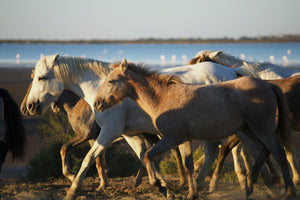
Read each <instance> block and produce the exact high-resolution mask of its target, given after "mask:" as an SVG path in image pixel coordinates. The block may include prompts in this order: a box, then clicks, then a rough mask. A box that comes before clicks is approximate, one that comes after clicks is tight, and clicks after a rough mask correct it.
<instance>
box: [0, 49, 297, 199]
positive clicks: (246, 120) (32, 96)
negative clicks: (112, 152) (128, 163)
mask: <svg viewBox="0 0 300 200" xmlns="http://www.w3.org/2000/svg"><path fill="white" fill-rule="evenodd" d="M299 75H300V73H299V72H298V73H294V71H293V70H290V69H288V68H282V67H279V66H277V65H274V64H270V63H250V62H246V61H243V60H240V59H238V58H236V57H234V56H231V55H229V54H225V53H223V52H222V51H201V52H199V53H197V55H196V57H195V58H193V59H192V60H191V61H190V63H189V65H187V66H181V67H171V68H164V69H162V70H160V71H153V70H150V69H149V68H147V67H145V66H140V65H135V64H133V63H130V62H129V63H128V62H127V60H125V59H124V60H123V61H122V62H121V63H117V64H110V63H105V62H101V61H97V60H93V59H84V58H77V57H62V56H59V54H56V55H52V56H45V57H43V58H41V59H40V60H39V61H38V62H37V64H36V67H35V70H34V71H33V73H32V83H31V84H30V86H29V88H28V91H27V93H26V95H25V97H24V99H23V102H22V105H21V107H20V110H21V112H22V113H23V114H24V115H38V114H41V113H42V112H43V111H44V110H46V109H47V108H48V107H49V106H51V108H52V110H53V111H54V112H64V113H65V114H66V115H67V117H68V120H69V122H70V124H71V126H72V128H73V130H74V131H75V136H74V138H73V139H72V140H71V141H69V142H68V143H66V144H64V145H63V147H62V148H61V151H60V153H61V159H62V171H63V174H64V176H65V177H67V178H68V179H69V180H70V181H72V185H71V187H70V189H69V190H68V192H67V195H66V197H65V199H72V198H74V197H75V195H76V191H77V190H78V189H79V187H80V186H81V185H82V182H83V179H84V177H85V175H86V172H87V171H88V169H89V167H90V166H91V165H92V164H93V162H94V161H96V167H97V170H98V174H99V177H100V180H101V181H100V185H99V187H98V188H97V189H96V190H101V189H103V188H105V187H106V186H107V185H108V182H107V178H106V175H105V170H104V163H105V158H104V153H105V150H106V148H107V147H108V146H109V145H110V144H111V143H113V142H114V141H116V140H119V139H120V138H123V139H125V140H126V141H127V143H128V144H129V145H130V146H131V148H132V149H133V150H134V152H135V153H136V155H137V156H138V158H139V159H140V161H141V163H142V164H143V166H144V167H142V168H141V169H140V173H138V176H137V177H136V184H135V185H136V186H137V185H139V183H140V182H141V177H142V175H143V174H144V173H145V172H144V171H145V169H146V171H147V174H148V178H149V182H150V184H151V185H153V186H154V187H156V188H158V190H159V191H160V192H161V193H162V194H163V195H164V196H166V197H171V196H172V192H171V188H172V187H171V185H170V184H169V183H168V182H167V181H166V180H165V179H164V177H163V176H162V175H161V174H160V173H159V172H158V170H156V169H155V167H154V166H153V164H152V163H153V160H154V159H155V158H156V157H157V156H158V155H160V154H162V153H164V152H167V151H169V150H171V151H172V153H173V154H174V155H175V158H176V160H177V163H178V169H179V174H180V186H182V185H184V184H186V182H188V187H189V190H188V193H187V195H186V197H185V198H186V199H195V198H197V194H198V189H199V188H201V187H202V185H203V183H204V178H205V177H206V175H207V173H208V171H209V169H210V167H211V165H212V163H213V161H214V160H215V158H216V157H217V155H218V153H219V158H218V163H217V167H216V168H215V171H214V173H213V176H212V179H211V182H210V186H209V190H210V192H212V191H214V190H215V188H216V183H217V180H218V178H219V176H220V174H221V170H222V165H223V163H224V159H225V157H226V155H227V154H228V153H229V152H230V150H232V153H233V160H234V165H235V170H236V173H237V175H238V180H239V182H240V185H241V188H242V189H243V190H244V191H245V193H246V198H247V197H249V195H250V194H251V193H252V192H253V184H254V183H256V182H257V179H258V175H259V172H260V171H261V170H263V171H264V173H262V175H263V178H264V179H265V180H267V178H268V177H266V176H267V174H268V171H270V172H271V176H272V178H273V179H275V180H276V179H277V180H278V179H279V175H278V174H277V172H276V170H275V169H274V166H273V163H272V162H271V161H270V160H269V159H268V157H269V154H270V153H271V154H272V155H273V156H274V158H275V160H276V161H277V163H278V165H279V166H280V168H281V171H282V175H283V178H284V181H285V194H284V196H283V198H290V197H295V196H296V189H295V186H294V184H298V183H300V177H299V169H298V163H297V158H296V155H295V150H294V149H293V146H292V144H291V137H292V135H291V133H292V131H293V130H299V127H300V126H299V125H300V105H299V104H300V103H299V102H300V101H299V99H300V76H299ZM241 76H246V77H241ZM261 79H264V80H261ZM0 94H1V97H2V101H3V105H4V106H3V107H4V119H5V120H6V133H5V137H4V139H3V141H1V143H0V144H1V146H0V150H1V155H0V156H1V157H0V158H1V159H0V160H1V163H0V164H1V165H2V163H3V161H4V159H5V155H6V153H7V151H8V150H11V151H12V152H13V154H12V155H13V156H14V157H16V158H22V155H23V154H24V144H25V134H24V133H25V131H24V127H23V124H22V120H21V116H20V112H19V110H18V107H17V106H16V105H15V103H12V102H14V101H13V100H12V98H11V97H10V96H9V94H8V93H7V91H5V90H4V89H1V90H0ZM3 94H6V95H3ZM6 96H8V98H10V99H9V100H8V101H7V100H5V98H6ZM0 102H1V101H0ZM7 102H9V103H10V104H14V106H7ZM9 107H14V110H16V111H15V112H13V111H9ZM0 108H2V106H0ZM7 113H10V114H7ZM6 116H10V118H12V117H14V119H12V120H14V121H13V122H14V123H15V124H16V123H18V122H19V123H18V124H20V125H18V126H16V125H15V124H14V125H13V126H11V125H10V124H9V121H10V119H9V117H6ZM10 127H15V128H17V130H11V129H13V128H10ZM10 132H11V133H10ZM149 136H151V137H149ZM224 138H228V139H227V141H226V142H225V143H224V144H223V145H222V147H221V148H220V149H219V145H220V144H221V143H220V140H221V139H224ZM194 139H196V140H203V141H204V143H203V144H204V149H205V155H204V157H202V158H200V159H199V160H198V161H197V162H196V163H195V164H194V163H193V159H192V150H191V140H194ZM86 141H89V143H90V145H91V149H90V150H89V152H88V153H87V155H86V156H85V158H84V160H83V162H82V165H81V168H80V170H79V172H78V173H77V175H75V174H72V173H71V172H70V168H69V164H68V159H67V153H68V151H69V150H70V148H72V147H75V146H77V145H79V144H81V143H83V142H86ZM240 141H241V142H240ZM239 153H240V154H241V155H242V157H243V158H244V162H245V167H246V170H247V174H246V175H244V174H243V173H241V163H240V162H239V159H237V156H238V154H239ZM249 156H251V157H253V158H254V160H255V161H256V162H255V164H254V165H253V166H252V164H251V163H250V159H249ZM265 163H266V166H267V167H265ZM288 163H289V164H288ZM200 166H201V167H200ZM289 166H290V167H289ZM290 168H291V171H292V176H291V174H290V170H289V169H290ZM142 172H144V173H142ZM265 182H266V184H268V181H265Z"/></svg>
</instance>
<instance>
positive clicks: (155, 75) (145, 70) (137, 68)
mask: <svg viewBox="0 0 300 200" xmlns="http://www.w3.org/2000/svg"><path fill="white" fill-rule="evenodd" d="M119 65H120V64H113V65H112V67H113V68H115V67H118V66H119ZM127 67H128V69H130V70H132V71H134V72H135V73H138V74H141V75H143V76H147V77H151V78H152V79H155V80H157V81H158V82H159V83H160V84H164V85H169V84H176V83H182V81H181V79H180V78H179V77H178V76H176V75H170V74H161V73H159V72H158V71H156V70H151V69H150V68H149V67H147V66H145V65H143V64H138V65H136V64H134V63H128V65H127Z"/></svg>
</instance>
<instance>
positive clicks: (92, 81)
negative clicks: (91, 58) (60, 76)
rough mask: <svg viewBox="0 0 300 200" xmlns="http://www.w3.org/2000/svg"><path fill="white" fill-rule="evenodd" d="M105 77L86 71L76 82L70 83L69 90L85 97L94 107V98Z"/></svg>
mask: <svg viewBox="0 0 300 200" xmlns="http://www.w3.org/2000/svg"><path fill="white" fill-rule="evenodd" d="M103 79H104V77H103V78H101V77H99V76H97V75H96V74H95V73H93V72H91V71H89V72H84V73H83V74H82V76H81V77H80V79H79V80H78V81H77V82H76V83H72V84H70V85H69V88H67V89H69V90H71V91H72V92H74V93H75V94H76V95H78V96H79V97H81V98H82V99H84V100H85V101H86V102H87V103H88V104H89V105H90V106H91V108H93V107H94V106H93V104H94V100H95V98H96V95H97V93H98V91H99V90H100V87H101V85H102V83H103Z"/></svg>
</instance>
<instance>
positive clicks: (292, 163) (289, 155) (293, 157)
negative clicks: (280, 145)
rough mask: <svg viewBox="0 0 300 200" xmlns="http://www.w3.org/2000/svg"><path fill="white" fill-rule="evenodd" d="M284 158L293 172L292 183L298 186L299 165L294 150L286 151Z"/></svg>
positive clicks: (299, 181) (299, 177)
mask: <svg viewBox="0 0 300 200" xmlns="http://www.w3.org/2000/svg"><path fill="white" fill-rule="evenodd" d="M286 157H287V160H288V162H289V164H290V166H291V169H292V172H293V182H294V184H295V185H298V184H300V176H299V165H298V160H297V157H296V152H295V149H292V150H287V149H286Z"/></svg>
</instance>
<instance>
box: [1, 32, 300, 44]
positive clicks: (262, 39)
mask: <svg viewBox="0 0 300 200" xmlns="http://www.w3.org/2000/svg"><path fill="white" fill-rule="evenodd" d="M272 42H300V34H286V35H280V36H257V37H247V36H243V37H240V38H238V39H234V38H229V37H223V38H211V39H210V38H208V39H202V38H169V39H159V38H140V39H131V40H129V39H128V40H105V39H91V40H46V39H45V40H41V39H37V40H35V39H20V40H16V39H0V43H28V44H31V43H33V44H34V43H46V44H54V43H63V44H74V43H79V44H80V43H83V44H89V43H120V44H132V43H134V44H161V43H169V44H195V43H272Z"/></svg>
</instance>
